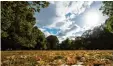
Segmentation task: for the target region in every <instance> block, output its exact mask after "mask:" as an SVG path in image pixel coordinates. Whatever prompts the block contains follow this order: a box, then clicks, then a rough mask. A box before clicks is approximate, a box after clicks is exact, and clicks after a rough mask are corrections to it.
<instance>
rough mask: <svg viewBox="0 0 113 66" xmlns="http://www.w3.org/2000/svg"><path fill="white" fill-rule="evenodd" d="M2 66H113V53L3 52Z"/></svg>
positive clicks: (93, 51) (80, 51) (97, 51)
mask: <svg viewBox="0 0 113 66" xmlns="http://www.w3.org/2000/svg"><path fill="white" fill-rule="evenodd" d="M1 66H113V51H112V50H101V51H100V50H73V51H71V50H67V51H1Z"/></svg>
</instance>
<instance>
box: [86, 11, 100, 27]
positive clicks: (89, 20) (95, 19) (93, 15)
mask: <svg viewBox="0 0 113 66" xmlns="http://www.w3.org/2000/svg"><path fill="white" fill-rule="evenodd" d="M99 18H100V16H99V14H98V12H92V11H91V12H87V13H86V14H85V23H86V24H87V25H88V26H91V27H93V26H95V25H97V24H98V23H99Z"/></svg>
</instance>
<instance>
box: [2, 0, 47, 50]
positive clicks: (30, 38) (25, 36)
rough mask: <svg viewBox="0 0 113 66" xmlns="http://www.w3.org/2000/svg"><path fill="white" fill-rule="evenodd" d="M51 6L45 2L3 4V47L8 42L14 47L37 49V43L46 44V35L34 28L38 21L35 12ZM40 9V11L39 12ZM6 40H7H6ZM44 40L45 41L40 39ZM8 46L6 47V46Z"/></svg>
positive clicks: (7, 2) (10, 2)
mask: <svg viewBox="0 0 113 66" xmlns="http://www.w3.org/2000/svg"><path fill="white" fill-rule="evenodd" d="M48 5H49V3H48V2H45V1H33V2H27V1H19V2H16V1H6V2H3V1H2V2H1V25H2V26H1V31H2V32H1V38H2V39H3V40H2V46H4V44H3V43H5V44H6V43H7V42H6V41H9V42H12V41H14V42H12V43H7V46H8V44H12V45H14V46H15V45H21V46H23V47H27V48H35V46H36V45H37V43H39V42H40V44H41V45H42V44H43V43H44V40H45V39H44V37H45V36H44V34H43V33H42V32H41V31H40V30H39V29H38V28H37V27H34V25H35V22H36V19H35V17H34V13H35V12H39V11H40V9H41V8H45V7H47V6H48ZM37 9H38V11H37ZM4 38H5V39H4ZM40 38H43V39H40ZM5 46H6V45H5Z"/></svg>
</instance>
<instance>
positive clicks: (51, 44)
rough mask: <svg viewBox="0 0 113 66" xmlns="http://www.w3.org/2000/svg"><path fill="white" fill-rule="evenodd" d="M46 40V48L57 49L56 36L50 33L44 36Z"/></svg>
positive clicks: (57, 41)
mask: <svg viewBox="0 0 113 66" xmlns="http://www.w3.org/2000/svg"><path fill="white" fill-rule="evenodd" d="M46 40H47V49H57V46H58V43H59V40H58V38H57V37H56V36H54V35H50V36H48V37H47V38H46Z"/></svg>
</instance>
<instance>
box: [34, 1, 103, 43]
mask: <svg viewBox="0 0 113 66" xmlns="http://www.w3.org/2000/svg"><path fill="white" fill-rule="evenodd" d="M50 3H51V4H50V6H49V7H48V8H44V9H43V10H42V11H41V12H40V13H38V14H37V15H35V16H36V17H37V20H39V22H38V26H40V28H43V27H48V28H50V29H51V28H56V29H60V31H59V32H58V33H59V34H58V35H57V36H58V38H59V40H61V41H62V40H64V39H66V38H67V37H70V38H73V37H72V36H80V33H79V34H78V33H77V32H83V31H84V30H86V29H87V28H88V27H87V26H86V27H85V25H84V26H83V28H81V27H80V25H78V24H77V23H78V22H77V21H76V19H75V18H76V17H77V16H78V15H80V14H82V13H84V12H85V10H87V9H88V8H89V7H90V6H91V4H92V3H93V2H92V1H50ZM72 19H75V20H72ZM102 20H103V19H102ZM102 20H101V21H102ZM41 30H42V31H43V32H44V33H45V34H46V36H48V35H50V34H52V33H49V32H48V31H47V30H45V29H44V28H43V29H41ZM76 33H77V34H76Z"/></svg>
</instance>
